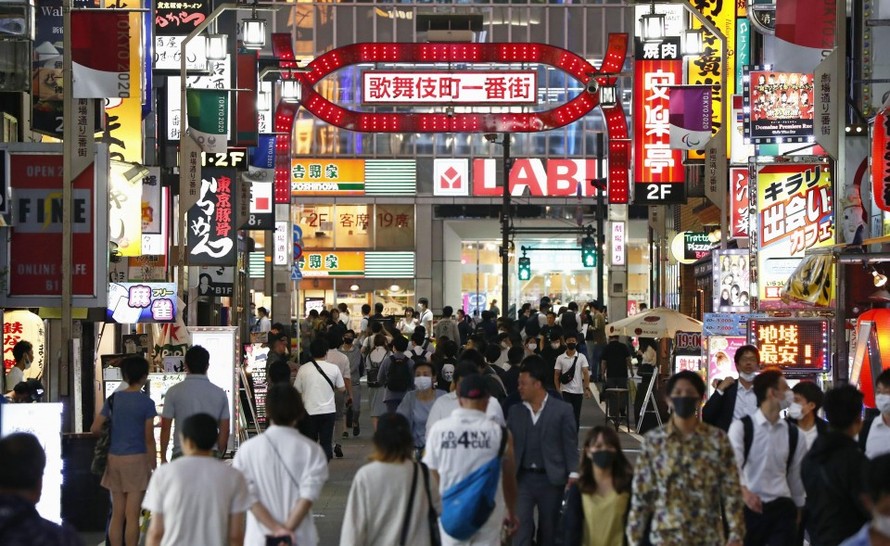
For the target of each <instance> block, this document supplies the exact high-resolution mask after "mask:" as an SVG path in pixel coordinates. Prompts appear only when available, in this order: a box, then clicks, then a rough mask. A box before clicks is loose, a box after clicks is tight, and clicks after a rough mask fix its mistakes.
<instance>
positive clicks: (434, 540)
mask: <svg viewBox="0 0 890 546" xmlns="http://www.w3.org/2000/svg"><path fill="white" fill-rule="evenodd" d="M418 464H420V469H421V470H423V485H424V486H425V487H426V500H427V503H428V504H429V505H430V509H429V511H428V512H427V519H428V520H429V524H430V544H432V546H442V536H441V535H440V534H439V514H437V513H436V507H435V506H433V494H432V493H431V492H430V469H429V468H428V467H427V466H426V465H425V464H423V463H418Z"/></svg>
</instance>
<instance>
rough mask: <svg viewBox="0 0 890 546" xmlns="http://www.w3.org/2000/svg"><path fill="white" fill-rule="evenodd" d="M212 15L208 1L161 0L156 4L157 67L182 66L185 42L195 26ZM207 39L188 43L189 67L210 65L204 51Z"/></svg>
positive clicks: (155, 57)
mask: <svg viewBox="0 0 890 546" xmlns="http://www.w3.org/2000/svg"><path fill="white" fill-rule="evenodd" d="M209 14H210V2H209V1H208V0H192V1H190V2H185V3H183V2H166V1H159V2H158V3H157V5H156V6H155V17H154V35H155V40H154V66H155V70H174V71H176V72H177V73H178V72H179V70H180V68H181V64H180V57H181V55H182V42H183V40H185V37H186V36H188V34H189V33H190V32H191V31H193V30H195V27H197V26H198V25H200V24H201V23H203V22H204V21H205V20H206V19H207V16H208V15H209ZM204 46H205V42H204V40H192V41H191V42H190V43H189V51H188V59H187V61H186V62H187V66H188V69H189V70H203V69H205V68H206V67H207V65H206V63H207V59H206V55H205V54H204Z"/></svg>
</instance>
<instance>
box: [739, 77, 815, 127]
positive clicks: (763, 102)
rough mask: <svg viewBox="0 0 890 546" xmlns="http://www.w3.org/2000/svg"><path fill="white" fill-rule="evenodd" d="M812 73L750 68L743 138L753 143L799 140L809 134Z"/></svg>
mask: <svg viewBox="0 0 890 546" xmlns="http://www.w3.org/2000/svg"><path fill="white" fill-rule="evenodd" d="M814 93H815V90H814V86H813V74H811V73H810V74H804V73H798V72H776V71H773V70H750V71H749V72H748V82H747V86H746V87H745V107H746V108H747V109H746V112H747V114H746V123H745V138H746V139H750V141H751V142H753V143H755V144H771V143H782V142H803V141H804V140H806V139H807V138H809V137H812V136H813V118H814V117H815V115H814V111H815V110H814V107H813V99H814V98H815V97H814Z"/></svg>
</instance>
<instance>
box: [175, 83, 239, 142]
mask: <svg viewBox="0 0 890 546" xmlns="http://www.w3.org/2000/svg"><path fill="white" fill-rule="evenodd" d="M186 105H187V108H188V124H189V134H191V135H192V138H194V139H195V141H196V142H197V143H198V144H199V145H200V146H201V149H202V150H203V151H205V152H208V153H216V154H221V153H225V151H226V149H227V147H228V137H227V136H226V135H228V133H229V92H228V91H224V90H220V89H189V90H188V91H187V93H186Z"/></svg>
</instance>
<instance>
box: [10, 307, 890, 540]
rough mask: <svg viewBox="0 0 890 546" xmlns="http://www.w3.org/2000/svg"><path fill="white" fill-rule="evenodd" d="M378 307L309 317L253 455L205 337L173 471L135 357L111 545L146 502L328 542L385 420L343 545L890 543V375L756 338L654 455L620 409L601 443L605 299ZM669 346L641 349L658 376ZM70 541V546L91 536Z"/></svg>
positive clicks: (109, 416) (127, 365)
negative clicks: (810, 373) (793, 358)
mask: <svg viewBox="0 0 890 546" xmlns="http://www.w3.org/2000/svg"><path fill="white" fill-rule="evenodd" d="M375 311H376V312H375V313H374V314H371V309H370V307H367V308H366V310H364V313H363V315H364V316H363V317H362V318H361V319H359V320H352V319H351V318H350V317H349V316H348V313H346V312H344V310H339V311H338V313H337V314H336V315H334V314H333V313H326V314H322V313H319V314H317V317H315V318H313V319H312V320H313V321H314V322H311V323H310V322H309V319H307V321H306V323H305V324H301V329H302V330H305V331H306V332H307V335H309V337H310V339H308V340H306V341H307V343H306V344H305V345H303V346H301V349H300V350H299V351H298V355H295V356H296V357H297V358H295V359H294V360H293V361H289V360H288V359H286V358H285V359H277V358H276V359H272V361H270V362H269V370H270V372H271V370H272V368H273V367H276V368H278V369H279V371H278V372H276V374H275V375H276V377H280V380H278V381H273V382H272V384H271V385H270V387H269V390H268V393H267V397H266V413H267V415H268V418H269V420H270V422H271V425H270V426H269V428H268V430H266V431H265V432H264V433H263V434H260V435H259V436H257V437H254V438H251V439H249V440H247V441H246V442H245V443H244V444H242V445H241V446H240V448H239V449H238V451H237V453H236V455H235V458H234V462H233V464H231V465H229V464H226V463H225V462H222V461H220V460H218V455H220V454H221V452H223V451H224V450H225V446H226V444H227V442H228V436H227V434H228V419H229V414H228V407H227V405H226V404H225V403H221V402H220V397H219V395H220V394H221V393H222V391H219V392H217V390H218V389H216V387H213V386H212V385H211V384H210V383H209V382H208V381H206V372H207V368H208V365H209V364H210V363H209V361H208V357H207V352H206V351H205V350H204V349H202V348H200V347H194V348H192V349H190V350H189V352H188V353H187V354H186V358H185V364H186V369H187V371H188V372H189V373H188V376H187V379H186V381H184V382H183V383H182V384H181V385H179V386H177V387H176V388H174V389H175V390H174V389H171V390H170V391H169V392H170V394H168V397H167V401H166V402H167V403H166V404H165V407H164V411H163V414H162V416H161V423H162V436H161V446H160V448H161V461H163V462H165V463H166V460H167V459H166V454H165V451H166V450H167V444H168V442H169V435H170V425H171V424H173V425H174V426H175V430H176V432H177V435H176V438H175V440H174V448H173V457H172V458H173V459H174V460H172V462H170V463H166V464H162V465H161V466H159V467H158V468H157V469H154V460H155V449H156V446H155V444H154V439H153V436H152V435H151V434H150V432H151V429H152V427H153V421H154V418H155V414H154V410H153V405H151V403H150V401H149V400H148V398H147V396H146V395H145V394H144V393H142V392H141V387H142V384H143V383H144V382H145V379H146V374H147V363H146V362H145V361H144V359H142V358H141V357H133V358H129V359H127V360H125V361H124V362H123V364H122V368H123V374H124V378H125V381H126V388H124V389H123V390H122V391H120V392H117V393H116V394H114V395H113V396H111V397H109V399H108V401H106V403H105V406H104V407H103V410H102V412H101V414H100V415H99V416H98V417H97V419H96V421H95V422H94V423H93V428H92V430H93V432H94V433H97V434H98V433H100V431H101V430H102V429H103V425H104V423H105V422H106V421H108V422H110V424H111V434H110V442H111V443H110V449H109V456H108V461H107V465H106V468H105V470H104V473H103V477H102V485H103V487H105V488H106V489H108V490H109V491H110V493H111V497H112V506H113V509H112V514H111V523H110V526H109V538H110V543H111V544H126V545H130V544H136V543H137V542H136V541H137V540H138V537H139V530H138V525H137V524H138V521H139V509H140V508H145V509H146V510H149V511H150V514H151V519H150V525H149V528H148V534H147V543H148V544H152V545H154V544H161V545H168V544H169V545H174V544H251V545H253V544H256V545H263V544H300V545H307V544H308V545H313V544H318V543H319V538H318V534H317V532H316V529H315V526H314V523H313V516H312V506H313V504H314V503H315V502H317V501H318V499H319V497H320V495H321V492H322V490H323V488H324V485H325V483H326V481H327V479H328V477H329V469H328V464H329V462H330V461H331V459H333V458H335V457H340V456H343V454H342V447H343V446H342V445H341V441H342V439H343V438H344V437H348V436H349V434H350V432H351V433H352V435H353V436H359V435H361V434H362V428H361V424H360V420H361V419H362V417H363V415H365V416H367V415H370V417H364V418H365V419H367V420H369V423H370V430H371V438H372V443H373V454H372V455H371V457H370V459H371V460H370V462H369V463H368V464H366V465H365V466H363V467H362V468H361V469H360V470H359V471H358V473H357V474H356V476H355V478H354V480H353V481H352V484H351V489H350V491H349V496H348V500H347V503H346V509H345V514H344V516H343V520H342V529H341V537H340V543H341V544H355V545H370V546H377V545H379V546H392V545H421V546H425V545H431V546H432V545H438V544H455V545H456V544H460V545H464V544H468V545H489V544H490V545H500V544H513V545H517V546H531V545H538V546H544V545H551V544H552V545H556V544H562V545H576V544H577V545H584V546H619V545H624V544H632V545H646V544H653V545H678V546H679V545H721V546H723V545H727V546H741V545H745V546H759V545H776V546H779V545H790V546H796V545H802V544H805V543H808V544H810V545H813V546H823V545H824V546H829V545H830V546H837V545H842V546H861V545H875V546H877V545H885V544H890V370H888V371H884V372H883V373H882V374H880V375H879V376H878V377H877V379H876V396H875V405H876V409H874V410H868V411H866V412H865V413H863V407H864V405H863V402H864V397H863V394H862V393H861V392H860V391H859V390H857V389H856V388H855V387H853V386H848V385H845V386H838V387H835V388H833V389H831V390H829V391H828V392H825V393H823V392H822V390H821V389H820V388H819V387H818V386H817V385H816V384H815V383H812V382H808V381H798V382H796V384H795V385H794V386H793V387H792V386H791V385H790V384H789V380H788V378H786V377H785V376H784V375H783V373H782V372H781V371H779V370H777V369H765V368H764V367H763V366H762V365H761V360H760V355H759V353H758V350H757V348H756V347H755V346H752V345H747V346H744V347H741V348H739V349H738V351H737V352H736V354H735V361H736V368H737V369H738V372H739V373H738V379H733V378H715V379H714V382H713V385H712V386H713V388H714V392H713V394H711V396H710V397H708V398H707V401H706V394H707V386H706V384H705V382H704V380H703V379H702V377H701V375H699V374H698V373H695V372H692V371H681V372H679V373H676V374H674V375H672V376H670V377H669V378H668V379H667V381H666V383H665V387H664V389H663V392H664V397H665V403H666V404H667V407H668V408H669V411H670V417H669V419H668V420H667V422H666V423H665V424H664V426H661V427H658V428H655V429H653V430H651V431H649V432H648V433H647V434H646V435H645V436H644V437H643V438H642V444H641V447H640V450H639V453H638V454H637V455H636V457H635V458H634V459H633V461H632V460H631V457H630V456H629V455H630V454H628V453H625V452H624V450H623V449H622V446H621V442H620V439H619V436H618V434H617V432H616V430H615V429H613V428H611V427H609V426H597V427H593V428H592V429H590V430H588V431H586V432H585V433H584V434H583V437H584V440H583V442H581V443H580V445H579V430H580V424H581V423H580V416H581V407H582V405H583V403H584V400H585V398H587V397H591V396H593V395H595V391H597V390H598V389H599V387H598V385H602V384H603V383H605V384H606V385H605V386H608V385H609V384H612V385H623V386H626V385H627V381H628V378H629V377H630V375H631V374H632V373H633V371H634V370H633V367H632V365H631V363H630V359H631V356H632V355H631V351H630V350H629V349H628V347H627V346H626V345H625V344H623V343H621V341H620V340H617V339H611V340H607V338H606V336H605V332H604V328H605V320H604V316H603V309H602V308H601V307H599V306H597V305H589V306H585V307H584V308H583V309H579V306H577V305H574V304H569V305H568V306H566V307H565V308H562V309H560V310H559V311H558V312H557V311H554V310H553V308H552V307H551V306H550V302H549V301H546V299H545V300H544V301H542V302H541V305H540V308H539V309H538V310H533V309H531V308H530V306H525V307H523V308H522V309H520V311H519V318H518V319H517V320H515V321H514V320H509V319H505V318H504V317H497V316H496V314H495V312H494V311H493V310H487V311H485V312H483V313H482V314H481V315H480V317H479V318H480V320H479V323H478V324H474V323H473V322H471V319H469V317H467V316H466V315H463V314H462V313H461V312H458V313H457V317H456V318H455V317H453V310H452V309H450V308H446V309H445V313H444V316H443V318H442V319H441V320H440V321H435V320H434V319H433V318H432V317H431V315H432V313H431V311H430V309H429V304H428V302H426V301H425V300H424V299H423V298H421V300H419V302H418V306H417V311H416V312H414V310H412V312H411V313H410V314H409V313H406V315H405V317H404V318H401V319H399V320H395V319H394V318H393V317H386V316H384V315H383V314H382V311H383V309H382V307H381V306H378V308H377V309H376V310H375ZM353 324H358V325H359V327H358V329H357V330H354V329H353V327H352V326H353ZM279 328H280V325H272V326H271V330H270V336H271V337H270V340H271V341H270V345H271V344H275V343H277V342H278V340H279V339H280V337H279V334H280V333H283V332H282V330H281V329H279ZM276 330H278V331H276ZM428 332H430V333H433V334H438V335H430V334H428ZM449 334H451V335H456V336H457V339H452V338H450V337H449ZM284 335H286V333H285V334H284ZM653 346H654V343H651V342H650V341H648V340H646V341H643V342H641V344H640V349H641V350H640V355H641V356H642V357H643V362H644V364H645V363H647V362H648V365H649V366H651V367H652V368H653V370H652V371H650V372H649V373H657V370H655V369H654V368H655V367H656V361H655V359H654V358H653V356H654V355H653V354H650V353H651V352H654V347H653ZM282 355H284V353H282ZM647 355H648V356H647ZM647 359H648V361H647ZM291 372H293V377H291ZM362 378H365V381H366V383H367V386H366V387H364V388H365V389H366V392H365V396H364V397H363V396H362V388H363V387H362V386H361V380H362ZM214 389H216V390H214ZM171 395H172V398H171ZM363 399H364V400H367V402H366V403H367V406H366V407H365V411H364V412H363V411H362V404H363ZM222 400H223V402H224V401H225V399H224V398H223V399H222ZM29 438H30V437H29V436H27V435H12V436H10V437H7V438H5V439H3V440H0V454H3V455H4V457H12V454H19V453H24V452H28V453H30V452H32V451H35V448H34V446H33V445H31V443H29V442H31V441H30V439H29ZM37 448H38V449H37V450H38V451H39V445H38V446H37ZM41 453H42V451H41ZM4 460H9V461H13V459H12V458H8V459H4ZM40 464H41V463H40V460H39V457H38V458H37V460H36V461H34V460H32V461H27V462H24V461H19V460H18V459H15V461H14V464H11V465H7V467H5V468H0V502H3V503H10V505H14V506H16V507H17V510H19V513H20V514H24V515H25V516H24V517H30V518H32V519H34V517H35V514H36V512H34V510H33V502H32V501H33V499H34V496H35V492H36V494H37V496H39V483H37V482H35V481H34V479H33V475H35V473H37V471H38V467H39V466H40ZM0 467H2V465H0ZM10 469H12V470H10ZM152 471H153V474H152ZM196 485H199V486H196ZM15 503H17V504H15ZM29 503H30V504H29ZM3 506H6V504H3ZM3 518H4V513H3V512H2V511H0V536H2V537H4V539H5V536H4V535H3V534H2V533H3V527H2V525H3ZM37 519H39V518H37ZM35 525H36V524H35ZM41 532H44V533H46V536H48V537H49V536H55V535H53V534H52V533H56V535H58V536H59V537H61V536H62V534H60V533H63V530H60V529H57V528H54V527H51V526H49V525H44V529H43V530H42V531H41ZM16 540H19V542H9V544H24V543H26V542H22V539H21V538H17V539H16ZM65 540H67V539H63V538H59V539H58V540H56V541H55V542H52V543H58V544H66V543H76V542H65ZM6 543H7V542H4V544H6Z"/></svg>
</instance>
